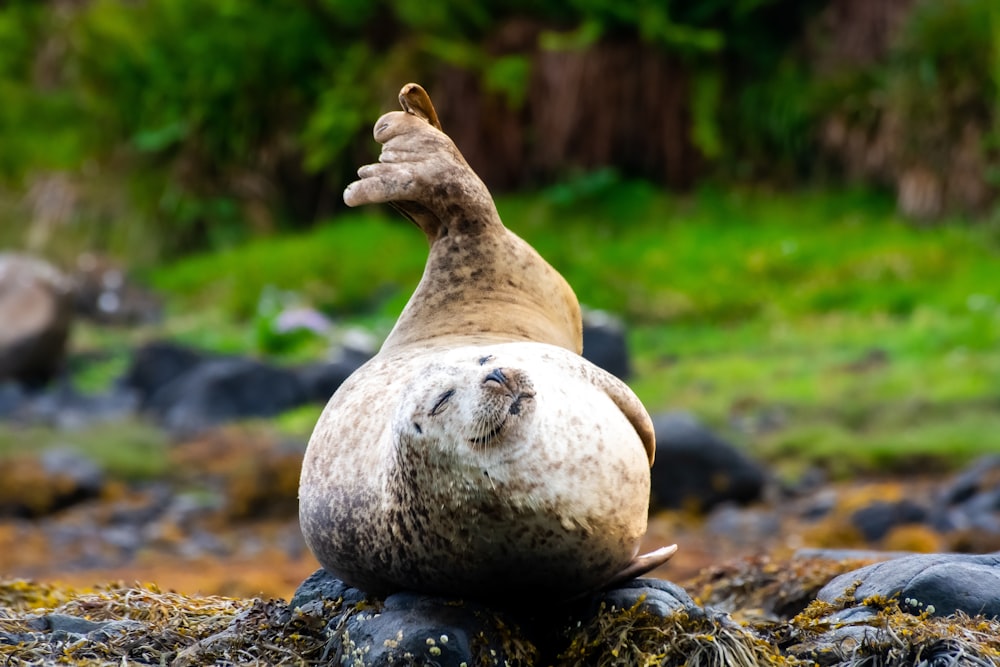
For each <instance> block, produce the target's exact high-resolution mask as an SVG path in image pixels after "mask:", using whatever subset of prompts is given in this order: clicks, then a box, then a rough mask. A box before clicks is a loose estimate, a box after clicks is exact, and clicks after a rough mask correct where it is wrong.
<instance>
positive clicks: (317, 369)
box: [296, 360, 364, 403]
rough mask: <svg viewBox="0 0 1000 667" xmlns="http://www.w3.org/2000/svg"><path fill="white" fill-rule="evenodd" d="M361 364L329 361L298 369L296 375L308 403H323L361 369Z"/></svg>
mask: <svg viewBox="0 0 1000 667" xmlns="http://www.w3.org/2000/svg"><path fill="white" fill-rule="evenodd" d="M361 363H364V362H361ZM361 363H355V362H354V360H341V361H329V362H326V363H322V364H313V365H310V366H306V367H304V368H300V369H299V370H297V371H296V375H297V376H298V380H299V382H300V383H301V384H302V389H303V391H304V392H305V396H306V399H307V400H308V401H310V402H323V403H325V402H326V401H328V400H330V397H331V396H333V393H334V392H335V391H337V389H338V388H339V387H340V385H341V384H343V382H344V380H346V379H347V378H348V377H350V375H351V373H353V372H354V371H356V370H357V369H358V368H360V367H361Z"/></svg>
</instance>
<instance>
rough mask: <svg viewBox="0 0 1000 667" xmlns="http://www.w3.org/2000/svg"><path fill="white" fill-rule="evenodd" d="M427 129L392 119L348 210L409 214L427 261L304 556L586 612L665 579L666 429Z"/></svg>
mask: <svg viewBox="0 0 1000 667" xmlns="http://www.w3.org/2000/svg"><path fill="white" fill-rule="evenodd" d="M406 90H407V88H406V87H404V91H406ZM421 92H422V89H421ZM401 95H402V93H401ZM410 96H411V98H412V97H413V91H412V90H411V91H410ZM413 99H414V100H415V101H416V102H420V100H419V99H418V98H413ZM427 103H428V104H429V99H428V101H427ZM431 109H433V107H432V106H431ZM426 115H427V114H426V113H424V114H414V113H407V112H394V113H390V114H386V115H385V116H383V117H382V118H380V119H379V120H378V121H377V122H376V125H375V138H376V140H377V141H379V142H381V143H383V152H382V157H381V160H380V163H379V164H377V165H369V166H368V167H362V168H361V170H359V175H360V176H361V180H360V181H358V182H356V183H353V184H351V185H350V186H349V187H348V189H347V190H346V192H345V195H344V198H345V201H347V203H348V204H350V205H359V204H363V203H372V202H391V203H393V204H394V205H395V206H396V207H397V208H398V209H399V210H401V211H402V212H403V213H404V215H406V216H407V217H408V218H409V219H410V220H412V221H413V222H414V223H415V224H417V225H418V226H419V227H420V228H421V229H422V230H423V231H424V233H425V235H426V236H427V238H428V240H429V241H430V253H429V257H428V261H427V266H426V268H425V271H424V275H423V278H422V279H421V281H420V284H419V285H418V287H417V289H416V291H415V292H414V294H413V296H412V297H411V299H410V301H409V303H408V304H407V306H406V308H405V309H404V311H403V313H402V314H401V315H400V317H399V320H398V321H397V323H396V326H395V328H394V329H393V330H392V332H391V334H390V335H389V337H388V338H387V339H386V341H385V343H384V345H383V347H382V349H381V350H380V352H379V354H378V355H376V356H375V357H374V358H373V359H372V360H371V361H369V362H368V363H367V364H366V365H364V366H363V367H362V368H360V369H359V370H358V371H356V372H355V373H354V375H352V376H351V377H350V378H349V379H348V380H347V381H346V382H345V383H344V384H343V385H342V386H341V387H340V389H339V390H338V391H337V392H336V393H335V394H334V396H333V397H332V398H331V399H330V402H329V403H328V405H327V407H326V409H325V410H324V412H323V415H322V416H321V417H320V419H319V421H318V423H317V425H316V428H315V430H314V432H313V435H312V438H311V439H310V442H309V447H308V449H307V451H306V455H305V459H304V461H303V468H302V478H301V483H300V489H299V497H300V512H299V514H300V522H301V525H302V531H303V535H304V536H305V539H306V542H307V544H308V545H309V547H310V549H312V551H313V553H314V554H315V555H316V557H317V559H318V560H319V562H320V563H321V564H322V565H323V566H324V567H325V568H327V569H328V570H330V571H331V572H333V573H335V574H336V575H338V576H340V577H341V578H343V579H344V580H345V581H347V582H348V583H351V584H352V585H355V586H358V587H360V588H362V589H364V590H366V591H369V592H374V593H388V592H391V591H394V590H399V589H415V590H422V591H427V592H433V593H439V594H450V595H458V596H475V597H480V598H508V597H511V596H516V595H518V594H519V593H520V592H523V591H525V590H531V591H535V592H545V591H548V592H550V593H552V594H553V595H556V596H558V597H572V596H574V595H578V594H581V593H584V592H586V591H589V590H593V589H596V588H598V587H600V586H602V585H604V584H607V583H608V582H611V581H614V580H615V579H616V578H617V577H620V576H622V575H623V573H625V574H627V575H628V576H634V575H635V574H639V573H641V571H643V570H648V569H650V568H651V567H653V566H655V565H657V564H659V563H660V562H662V561H663V560H666V558H668V557H669V554H660V555H659V556H656V555H654V556H652V557H646V559H645V560H643V558H642V557H640V558H636V553H637V550H638V544H639V540H640V539H641V537H642V535H643V533H644V532H645V529H646V513H647V509H648V506H647V503H648V497H649V465H650V464H651V463H652V458H653V450H654V442H653V430H652V424H651V423H650V420H649V416H648V414H647V413H646V411H645V409H644V408H643V407H642V405H641V403H640V402H639V400H638V399H637V398H636V397H635V395H634V394H633V393H632V392H631V391H630V390H629V389H628V387H627V386H625V385H624V384H623V383H622V382H620V381H619V380H618V379H617V378H614V377H613V376H611V375H609V374H607V373H605V372H604V371H602V370H601V369H599V368H597V367H595V366H593V365H592V364H590V363H589V362H587V361H586V360H584V359H583V358H582V357H580V356H579V352H580V349H581V325H580V312H579V305H578V303H577V301H576V297H575V295H574V294H573V292H572V290H571V289H570V287H569V285H567V284H566V282H565V280H563V278H562V277H561V276H560V275H559V274H558V273H557V272H556V271H555V270H554V269H553V268H552V267H551V266H549V264H548V263H546V262H545V261H544V260H543V259H542V258H541V257H540V256H539V255H538V253H536V252H535V251H534V250H533V249H532V248H531V247H530V246H529V245H528V244H527V243H525V242H524V241H523V240H521V239H520V238H518V237H517V236H516V235H514V234H513V233H512V232H510V231H509V230H507V229H506V228H505V227H504V226H503V224H502V223H501V222H500V218H499V216H498V215H497V212H496V208H495V206H494V205H493V201H492V198H491V197H490V195H489V192H488V191H487V190H486V187H485V186H484V185H483V184H482V181H480V180H479V178H478V177H477V176H476V175H475V173H473V171H472V170H471V169H470V168H469V166H468V165H467V164H466V163H465V160H464V159H463V158H462V156H461V154H460V153H459V152H458V149H457V148H455V146H454V144H453V143H452V142H451V140H450V139H449V138H448V137H447V136H446V135H444V134H443V133H442V132H441V131H440V130H439V129H437V128H436V127H433V126H432V125H431V124H430V122H429V121H428V119H427V118H425V117H424V116H426ZM671 553H672V552H671Z"/></svg>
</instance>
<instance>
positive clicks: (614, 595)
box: [595, 578, 705, 618]
mask: <svg viewBox="0 0 1000 667" xmlns="http://www.w3.org/2000/svg"><path fill="white" fill-rule="evenodd" d="M595 601H596V602H597V603H598V605H599V604H600V603H603V604H604V605H605V606H607V607H615V608H617V609H631V608H632V607H634V606H635V605H637V604H638V605H640V608H641V609H643V610H645V611H648V612H650V613H652V614H656V615H657V616H662V617H667V616H670V615H672V614H675V613H677V612H681V611H682V612H684V613H686V614H687V615H688V616H689V617H690V618H703V617H704V616H705V610H704V609H702V608H701V607H699V606H698V605H697V604H696V603H695V601H694V600H693V599H692V598H691V596H690V595H688V593H687V591H685V590H684V589H683V588H681V587H680V586H678V585H677V584H675V583H673V582H671V581H665V580H663V579H650V578H639V579H633V580H632V581H629V582H626V583H625V584H622V585H621V586H619V587H617V588H613V589H611V590H607V591H604V592H602V593H599V594H598V595H597V596H595Z"/></svg>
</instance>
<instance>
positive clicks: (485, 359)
mask: <svg viewBox="0 0 1000 667" xmlns="http://www.w3.org/2000/svg"><path fill="white" fill-rule="evenodd" d="M492 358H493V355H492V354H487V355H486V356H485V357H479V365H480V366H485V365H486V362H487V361H489V360H490V359H492Z"/></svg>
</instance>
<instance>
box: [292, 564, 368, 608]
mask: <svg viewBox="0 0 1000 667" xmlns="http://www.w3.org/2000/svg"><path fill="white" fill-rule="evenodd" d="M366 597H367V595H366V594H365V593H364V592H363V591H359V590H358V589H357V588H352V587H350V586H348V585H347V584H345V583H344V582H343V581H341V580H340V579H338V578H337V577H335V576H333V575H332V574H330V573H329V572H327V571H326V570H324V569H323V568H320V569H318V570H316V571H315V572H313V573H312V574H310V575H309V576H308V577H306V579H305V581H303V582H302V583H301V584H299V587H298V588H296V589H295V594H294V595H292V599H291V601H290V602H289V603H288V606H289V607H291V608H292V609H297V608H298V607H304V606H305V605H306V604H308V603H310V602H314V601H317V600H339V599H343V603H344V604H345V605H355V604H357V603H359V602H361V601H362V600H364V599H365V598H366Z"/></svg>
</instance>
